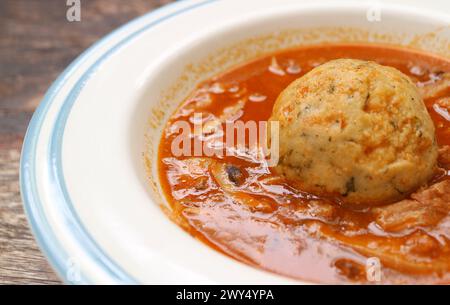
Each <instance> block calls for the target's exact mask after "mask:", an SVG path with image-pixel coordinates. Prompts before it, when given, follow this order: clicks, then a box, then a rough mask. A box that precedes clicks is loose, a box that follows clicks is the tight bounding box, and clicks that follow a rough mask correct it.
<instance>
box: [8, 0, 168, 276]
mask: <svg viewBox="0 0 450 305" xmlns="http://www.w3.org/2000/svg"><path fill="white" fill-rule="evenodd" d="M169 2H172V1H170V0H166V1H164V0H129V1H123V0H82V1H81V21H80V22H68V21H67V19H66V11H67V9H68V7H67V6H66V1H65V0H64V1H63V0H0V284H59V283H61V281H60V280H59V279H58V277H57V276H56V274H55V273H54V272H53V270H52V269H51V267H50V266H49V264H48V263H47V261H46V259H45V258H44V256H43V255H42V253H41V252H40V250H39V248H38V247H37V245H36V242H35V241H34V238H33V236H32V235H31V232H30V229H29V227H28V223H27V220H26V217H25V215H24V212H23V208H22V202H21V198H20V191H19V181H18V179H19V173H18V170H19V159H20V150H21V146H22V140H23V137H24V134H25V131H26V128H27V126H28V122H29V120H30V118H31V115H32V114H33V111H34V109H35V108H36V106H37V105H38V104H39V102H40V100H41V99H42V97H43V95H44V93H45V91H46V90H47V88H48V87H49V86H50V84H51V83H52V82H53V80H55V78H56V77H57V76H58V74H60V73H61V72H62V71H63V70H64V68H65V67H66V66H67V65H68V64H69V63H70V62H71V61H72V60H73V59H75V57H76V56H77V55H79V54H80V53H81V52H82V51H83V50H84V49H86V48H87V47H88V46H90V45H91V44H92V43H93V42H95V41H96V40H97V39H99V38H100V37H102V36H104V35H105V34H107V33H108V32H110V31H111V30H113V29H114V28H116V27H118V26H119V25H121V24H124V23H125V22H126V21H128V20H130V19H132V18H134V17H136V16H139V15H142V14H144V13H146V12H148V11H150V10H152V9H155V8H157V7H159V6H161V5H163V4H166V3H169Z"/></svg>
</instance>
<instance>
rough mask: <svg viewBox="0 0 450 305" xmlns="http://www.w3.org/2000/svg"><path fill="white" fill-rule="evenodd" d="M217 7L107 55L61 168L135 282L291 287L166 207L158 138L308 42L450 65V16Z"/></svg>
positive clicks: (89, 223)
mask: <svg viewBox="0 0 450 305" xmlns="http://www.w3.org/2000/svg"><path fill="white" fill-rule="evenodd" d="M220 2H222V3H217V5H212V6H210V7H209V8H208V12H207V15H205V12H204V11H202V10H201V9H199V10H198V11H191V12H189V13H188V14H185V15H179V16H178V17H177V22H172V23H171V22H166V23H162V24H159V25H157V31H155V30H146V31H142V32H140V33H139V35H136V36H135V37H134V38H133V39H130V40H129V41H128V42H127V43H125V44H123V45H121V46H120V47H119V48H117V49H116V50H115V51H114V52H111V54H109V55H108V57H106V58H104V59H103V60H102V62H101V63H100V64H99V66H98V68H96V69H95V70H94V71H92V73H91V76H90V77H89V78H88V79H87V81H86V83H85V84H84V85H83V88H82V90H81V92H79V94H78V97H77V100H76V103H74V104H73V107H72V108H71V110H70V114H69V115H68V118H67V122H66V125H65V130H64V141H63V144H62V166H63V170H64V177H65V180H66V186H67V189H68V192H69V194H70V197H71V199H72V202H73V205H74V209H75V210H76V213H77V214H78V215H79V217H80V219H81V221H82V222H83V224H84V226H85V227H86V229H87V230H88V231H89V232H91V234H92V238H93V239H94V240H95V241H96V242H97V243H98V244H99V246H100V247H101V248H103V249H104V251H105V252H106V253H107V254H108V255H109V256H110V257H112V258H113V260H114V261H115V262H117V264H119V265H120V266H122V267H123V269H125V270H127V271H128V272H129V273H130V274H131V275H132V276H133V277H134V278H136V279H137V280H138V281H142V282H146V283H166V282H167V283H174V282H177V283H186V282H197V283H198V282H201V283H211V282H223V283H285V282H289V281H290V280H288V279H285V278H283V277H279V276H276V275H273V274H271V273H268V272H264V271H260V270H256V269H254V268H251V267H248V266H246V265H243V264H241V263H239V262H236V261H234V260H231V259H229V258H228V257H225V256H223V255H222V254H220V253H217V252H215V251H214V250H212V249H209V248H208V247H207V246H204V245H203V244H201V243H200V242H199V241H196V240H195V239H193V238H191V237H190V236H188V234H186V233H185V232H183V231H182V230H181V229H180V228H178V227H177V226H176V225H175V224H173V223H171V222H170V221H169V219H168V218H167V217H166V215H165V214H164V213H163V212H162V210H161V209H160V205H161V204H165V200H164V196H163V194H162V192H161V190H160V187H159V181H158V180H159V178H158V172H157V167H156V164H157V163H156V159H157V152H158V144H159V140H160V137H161V132H162V129H163V127H164V124H165V122H166V120H167V118H168V116H169V115H170V114H171V113H173V111H174V110H175V109H176V107H177V106H178V105H179V104H180V102H181V101H182V100H183V99H184V98H185V97H186V96H187V94H188V93H189V92H190V91H192V90H193V89H194V87H195V86H196V84H197V83H198V82H200V81H202V80H205V79H207V78H209V77H211V76H212V75H214V74H216V73H219V72H221V71H224V70H225V69H228V68H230V67H233V66H235V65H238V64H241V63H243V62H245V61H247V60H250V59H252V58H255V57H257V56H261V55H263V54H267V53H270V52H275V51H279V50H282V49H287V48H293V47H296V46H301V45H308V44H309V45H310V44H321V43H382V44H392V45H401V46H405V47H412V48H415V49H419V50H423V51H431V52H433V53H436V54H438V55H441V56H446V57H448V56H450V48H449V46H450V31H449V27H448V25H449V20H448V17H447V16H446V15H441V14H440V13H437V12H433V11H426V10H418V9H411V8H405V7H401V6H395V5H385V4H378V5H375V6H373V5H372V6H371V5H367V4H359V3H356V4H355V3H350V4H339V5H336V4H331V5H320V4H315V5H314V4H313V5H304V4H299V3H297V2H296V1H283V2H284V5H279V6H274V5H273V3H272V5H269V4H267V5H264V4H263V5H261V6H260V9H258V10H254V9H252V7H251V3H249V4H247V5H249V6H248V8H244V9H243V10H242V11H241V12H239V13H233V10H234V9H235V8H234V7H233V6H232V5H229V4H228V5H227V4H226V2H227V1H220ZM249 2H252V3H253V4H255V3H256V2H257V1H249ZM266 2H267V1H266ZM269 2H270V1H268V3H269ZM272 2H274V1H272ZM200 16H201V18H200ZM221 16H222V17H223V16H231V17H227V18H221ZM200 19H201V20H200ZM218 20H219V21H218ZM179 24H185V25H186V26H184V27H183V28H182V29H180V26H179ZM205 24H208V25H214V26H204V25H205ZM405 25H407V26H405ZM161 33H164V35H163V36H162V34H161ZM155 42H158V45H155ZM118 71H120V73H118ZM106 89H107V90H106ZM80 177H82V179H80ZM99 181H101V183H100V184H99V183H98V182H99ZM217 266H220V268H219V267H217ZM236 274H239V279H236Z"/></svg>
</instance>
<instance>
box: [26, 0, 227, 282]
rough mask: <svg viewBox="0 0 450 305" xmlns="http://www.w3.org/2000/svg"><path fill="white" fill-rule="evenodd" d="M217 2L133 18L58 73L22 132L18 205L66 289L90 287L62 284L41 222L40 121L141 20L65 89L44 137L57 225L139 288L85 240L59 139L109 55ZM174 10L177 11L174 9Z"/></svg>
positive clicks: (114, 275) (64, 257)
mask: <svg viewBox="0 0 450 305" xmlns="http://www.w3.org/2000/svg"><path fill="white" fill-rule="evenodd" d="M216 1H218V0H205V1H202V2H198V3H194V4H192V5H188V6H185V7H183V6H184V4H185V3H189V2H194V1H193V0H181V1H177V2H175V3H171V4H168V5H166V6H163V7H161V8H159V9H156V10H154V11H151V12H149V13H147V14H145V15H143V16H141V17H138V18H136V19H134V20H132V21H130V22H128V23H127V24H125V25H123V26H121V27H119V28H118V29H116V30H115V31H113V32H111V33H110V34H108V35H107V36H105V37H104V38H102V39H101V40H99V41H98V42H96V43H95V44H94V45H92V46H91V47H89V48H88V49H87V50H86V51H84V52H83V53H82V54H81V55H80V56H79V57H78V58H76V59H75V60H74V61H73V62H72V63H71V64H70V65H69V66H68V67H67V68H66V69H65V70H64V72H63V73H62V74H61V75H60V76H59V77H58V78H57V79H56V80H55V82H54V83H53V84H52V85H51V87H50V88H49V89H48V91H47V93H46V94H45V96H44V99H43V100H42V102H41V103H40V104H39V106H38V108H37V109H36V111H35V113H34V114H33V117H32V119H31V121H30V124H29V126H28V129H27V132H26V135H25V138H24V144H23V147H22V154H21V160H20V189H21V195H22V201H23V205H24V209H25V213H26V215H27V218H28V222H29V224H30V226H31V229H32V232H33V234H34V236H35V239H36V240H37V242H38V245H39V247H40V248H41V250H42V252H44V254H45V255H46V257H47V259H48V260H49V262H50V264H51V265H52V266H53V268H54V269H55V271H56V272H57V274H58V275H59V277H60V278H61V279H63V280H64V281H65V282H66V283H72V284H93V281H92V280H90V279H89V278H88V277H87V276H86V275H85V274H83V273H82V272H81V273H80V277H79V279H77V280H76V281H70V279H68V278H67V272H68V271H69V268H70V267H71V256H70V255H69V254H68V253H66V251H65V250H64V248H63V247H62V245H61V244H60V242H59V241H58V239H57V238H56V236H55V233H54V232H53V231H52V228H51V226H50V224H49V222H48V220H47V218H46V215H45V212H44V210H43V206H42V203H41V201H40V198H39V193H38V191H37V183H36V182H37V181H36V172H35V169H36V168H35V165H36V160H35V157H36V148H37V141H38V138H39V134H40V131H41V127H42V124H43V122H44V120H45V118H46V115H47V113H48V111H49V109H50V106H51V105H52V103H53V100H54V99H55V97H56V96H57V94H58V93H59V91H60V90H61V88H62V87H63V86H64V85H65V84H66V82H67V81H68V79H69V78H70V77H72V75H73V74H74V73H75V72H76V71H77V70H78V69H79V68H80V65H81V64H82V63H84V62H85V60H86V59H87V58H89V57H90V56H92V55H94V54H95V52H97V51H98V49H99V48H100V47H102V46H103V45H104V44H106V43H107V42H108V41H109V40H110V39H111V38H112V37H114V36H116V35H118V34H119V33H122V32H125V31H128V30H129V29H130V28H131V27H132V26H134V25H135V24H137V23H138V22H141V21H143V20H147V22H146V23H145V25H144V26H143V27H141V28H140V29H138V30H136V31H134V32H132V33H130V34H129V35H128V36H126V37H125V38H124V39H122V40H121V41H120V42H118V43H117V44H115V45H114V46H113V47H111V48H110V49H108V50H107V51H105V53H104V54H102V55H101V56H100V57H99V58H98V59H97V60H96V61H95V62H94V63H93V64H92V65H91V66H90V67H89V68H87V70H86V71H85V72H84V73H83V75H82V76H81V77H80V78H79V79H78V81H77V83H76V84H75V86H74V87H73V88H72V89H71V91H70V93H69V94H68V96H67V97H66V99H65V100H64V102H63V104H62V106H61V109H60V110H59V113H58V114H57V118H56V123H55V124H54V125H53V127H52V131H51V137H50V149H49V154H48V158H49V160H50V162H49V163H50V164H51V168H49V169H48V170H49V177H50V180H51V181H50V184H51V185H52V189H51V191H52V192H53V193H54V204H55V205H57V208H58V209H59V213H60V215H59V216H61V217H63V220H64V221H65V223H66V224H67V226H69V227H70V231H71V232H73V234H72V235H73V236H72V237H73V238H75V239H76V242H77V244H78V246H79V247H80V248H81V249H82V250H83V251H84V252H85V253H87V254H88V255H89V257H90V259H91V260H92V261H93V262H94V263H95V265H96V266H98V267H99V268H101V269H102V270H104V271H105V272H106V273H107V275H108V276H109V279H110V280H111V282H114V283H119V284H138V283H139V282H138V281H137V280H136V279H134V278H133V277H132V276H131V275H129V274H127V273H126V271H124V270H122V268H121V267H120V266H119V265H117V264H116V263H115V262H114V261H113V260H112V259H111V258H110V257H108V256H107V255H106V254H105V253H104V252H103V250H102V249H101V248H100V246H99V245H98V244H96V242H95V241H94V239H93V238H92V237H91V236H90V234H89V233H88V232H87V230H86V229H85V228H84V226H83V224H82V222H81V221H80V219H79V217H78V215H77V213H76V211H75V209H74V207H73V204H72V202H71V200H70V197H69V194H68V192H67V188H66V184H65V180H64V174H63V172H62V157H61V149H62V141H63V136H64V128H65V125H66V122H67V118H68V116H69V114H70V110H71V109H72V106H73V105H74V103H75V102H76V99H77V97H78V95H79V93H80V92H81V90H82V89H83V87H84V86H85V84H86V83H87V81H89V78H90V77H91V76H92V75H93V74H94V73H95V72H96V71H97V70H98V68H99V67H100V66H101V65H102V64H103V63H104V62H105V60H106V59H108V58H109V57H110V56H111V55H113V54H114V53H115V52H117V51H118V50H119V49H120V48H122V47H123V46H125V45H126V44H127V43H129V42H131V41H132V40H133V39H134V38H136V37H138V36H139V35H140V34H142V33H143V32H144V31H146V30H148V29H150V28H152V27H154V26H155V25H157V24H159V23H161V22H164V21H166V20H168V19H171V18H173V17H175V16H178V15H180V14H183V13H186V12H188V11H192V10H194V9H196V8H199V7H202V6H205V5H207V4H210V3H213V2H216ZM180 6H181V8H179V9H176V8H177V7H180ZM172 9H175V11H174V12H171V13H169V14H167V15H164V16H162V17H160V18H157V19H155V15H157V14H164V13H166V12H167V11H168V10H172Z"/></svg>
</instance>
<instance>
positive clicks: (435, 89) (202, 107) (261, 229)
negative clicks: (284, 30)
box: [158, 45, 450, 283]
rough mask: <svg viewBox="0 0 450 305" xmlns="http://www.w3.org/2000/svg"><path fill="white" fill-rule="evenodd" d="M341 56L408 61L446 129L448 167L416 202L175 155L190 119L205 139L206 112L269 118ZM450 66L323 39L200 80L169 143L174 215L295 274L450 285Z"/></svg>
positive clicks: (167, 175) (167, 180)
mask: <svg viewBox="0 0 450 305" xmlns="http://www.w3.org/2000/svg"><path fill="white" fill-rule="evenodd" d="M337 58H353V59H363V60H370V61H375V62H377V63H379V64H382V65H387V66H392V67H394V68H397V69H398V70H400V71H401V72H403V73H405V74H406V75H408V76H409V77H410V78H411V79H412V80H413V82H414V83H415V84H416V85H417V87H418V89H419V92H421V94H422V97H423V98H424V102H425V104H426V107H427V109H428V111H429V113H430V116H431V118H432V120H433V122H434V125H435V128H436V138H437V142H438V145H439V148H440V150H439V151H440V155H439V170H438V171H437V172H436V175H435V177H434V178H433V180H432V181H430V182H429V184H428V185H426V186H423V188H421V189H419V190H417V191H416V192H415V193H414V194H412V195H411V197H409V198H406V199H405V200H409V201H407V202H406V201H402V202H399V203H394V204H389V205H386V206H382V207H381V208H378V209H377V208H374V209H372V208H367V209H364V210H351V209H349V208H346V207H343V206H342V205H340V204H339V202H334V201H333V200H332V199H330V198H321V197H318V196H316V195H314V194H308V193H306V192H304V191H302V190H301V189H296V188H295V187H294V186H293V185H292V184H291V183H289V182H288V181H286V180H285V179H283V178H282V177H280V176H278V175H277V174H276V173H275V172H274V171H273V170H272V169H271V168H269V167H267V164H265V163H264V162H258V161H255V160H252V159H251V158H248V156H242V157H240V156H215V155H213V156H177V154H174V152H173V145H172V144H173V141H175V139H176V138H177V136H179V130H178V129H177V128H175V125H176V124H178V122H185V123H187V124H188V125H189V126H191V127H192V135H191V136H192V137H193V138H194V137H196V136H199V135H198V134H196V133H195V128H194V123H195V120H196V118H195V117H194V113H197V114H198V113H201V114H202V120H203V121H204V122H205V123H206V126H207V127H208V122H209V123H211V122H213V124H224V122H225V120H241V121H243V122H247V121H256V122H260V121H267V120H268V119H269V117H270V116H271V113H272V108H273V105H274V103H275V100H276V99H277V97H278V95H279V94H280V92H281V91H283V90H284V89H285V88H286V87H287V86H288V85H289V84H290V83H291V82H292V81H294V80H295V79H297V78H299V77H301V76H302V75H304V74H305V73H307V72H308V71H310V70H312V69H313V68H315V67H316V66H318V65H320V64H322V63H325V62H327V61H329V60H332V59H337ZM449 75H450V61H447V60H445V59H443V58H439V57H435V56H432V55H428V54H424V53H419V52H415V51H412V50H408V49H402V48H394V47H388V46H377V45H319V46H311V47H304V48H299V49H293V50H288V51H283V52H280V53H276V54H271V55H268V56H266V57H263V58H260V59H256V60H254V61H252V62H249V63H247V64H245V65H242V66H239V67H236V68H234V69H232V70H230V71H227V72H225V73H223V74H221V75H218V76H216V77H213V78H212V79H210V80H207V81H205V82H203V83H201V84H199V86H198V87H197V89H196V90H195V91H194V92H193V93H192V94H191V95H190V96H189V97H188V98H187V99H186V100H185V101H184V102H183V104H182V105H181V106H180V107H179V108H178V109H177V111H176V112H175V113H174V114H173V115H172V117H171V118H170V120H169V121H168V122H167V125H166V128H165V130H164V133H163V136H162V140H161V143H160V149H159V158H158V162H159V164H158V166H159V173H160V180H161V185H162V188H163V191H164V193H165V195H166V197H167V199H168V201H169V203H170V205H171V211H170V212H169V214H170V217H171V218H172V219H173V220H174V221H175V222H176V223H177V224H179V225H180V226H182V227H183V228H184V229H185V230H187V231H188V232H189V233H191V234H192V235H193V236H195V237H196V238H198V239H199V240H201V241H203V242H204V243H206V244H207V245H209V246H211V247H213V248H214V249H216V250H218V251H221V252H222V253H224V254H226V255H228V256H230V257H232V258H234V259H237V260H239V261H242V262H245V263H247V264H249V265H252V266H256V267H259V268H262V269H264V270H267V271H271V272H275V273H277V274H281V275H285V276H288V277H291V278H296V279H300V280H308V281H314V282H323V283H345V282H368V283H370V282H374V283H376V282H379V281H381V282H382V283H449V282H450V217H449V215H448V214H449V212H450V207H449V206H450V203H449V202H448V201H449V199H448V198H449V197H448V194H447V190H448V184H447V183H448V182H449V180H450V174H449V170H450V167H449V166H450V147H449V146H450V87H449V82H450V77H449ZM176 122H177V123H176ZM217 122H219V123H217ZM202 132H206V133H208V132H209V131H208V130H206V131H205V130H203V131H202ZM203 136H204V135H203ZM217 268H220V266H217Z"/></svg>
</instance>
